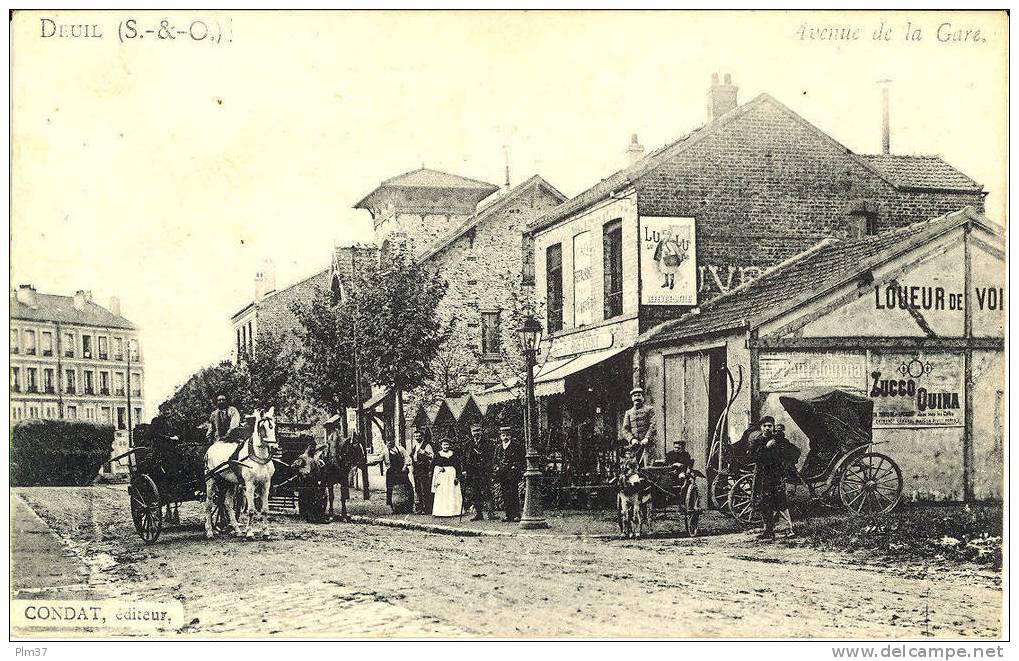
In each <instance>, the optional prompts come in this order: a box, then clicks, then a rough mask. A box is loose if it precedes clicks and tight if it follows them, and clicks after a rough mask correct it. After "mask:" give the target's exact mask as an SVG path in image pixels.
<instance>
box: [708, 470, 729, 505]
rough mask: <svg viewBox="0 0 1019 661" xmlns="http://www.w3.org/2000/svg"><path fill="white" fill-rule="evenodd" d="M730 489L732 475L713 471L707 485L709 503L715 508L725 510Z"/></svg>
mask: <svg viewBox="0 0 1019 661" xmlns="http://www.w3.org/2000/svg"><path fill="white" fill-rule="evenodd" d="M731 489H732V475H730V474H729V473H715V476H714V477H713V478H712V480H711V484H710V485H709V486H708V498H709V499H710V503H709V505H711V507H712V508H713V509H716V510H723V511H724V510H725V509H726V507H727V505H728V502H729V491H730V490H731Z"/></svg>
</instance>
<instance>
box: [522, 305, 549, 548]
mask: <svg viewBox="0 0 1019 661" xmlns="http://www.w3.org/2000/svg"><path fill="white" fill-rule="evenodd" d="M541 330H542V329H541V324H540V323H538V320H537V319H535V318H534V315H530V314H529V315H527V318H526V319H524V323H523V325H522V326H521V327H520V329H519V330H518V331H517V332H518V333H520V345H521V348H522V349H523V353H524V366H525V371H526V375H527V376H526V389H527V395H526V396H527V403H526V407H525V410H524V449H525V452H526V458H527V470H525V471H524V515H523V517H521V519H520V527H521V528H526V529H534V528H547V527H548V524H547V523H546V522H545V513H544V511H543V509H542V503H541V463H540V461H541V455H540V454H539V453H538V448H537V443H538V439H537V436H538V429H537V428H538V425H537V411H536V410H535V406H534V365H535V363H536V362H537V361H536V357H537V354H538V345H539V344H540V342H541Z"/></svg>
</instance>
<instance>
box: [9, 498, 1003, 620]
mask: <svg viewBox="0 0 1019 661" xmlns="http://www.w3.org/2000/svg"><path fill="white" fill-rule="evenodd" d="M17 493H18V494H20V495H21V496H22V497H23V498H24V499H25V501H26V502H28V503H29V504H30V505H31V506H32V507H33V509H35V511H36V512H38V513H39V514H40V515H41V516H42V517H43V519H45V520H46V521H47V522H48V523H49V525H50V526H51V527H52V528H53V529H54V530H55V531H56V532H57V533H58V534H59V535H61V537H63V538H64V539H65V540H68V541H69V542H70V543H71V546H72V548H73V549H74V550H75V552H76V553H77V554H78V555H79V557H81V558H82V559H83V560H84V561H85V562H86V563H87V564H88V565H89V566H90V567H91V568H92V578H91V581H90V582H91V584H92V585H93V586H96V587H99V588H102V589H105V590H108V591H110V592H111V593H112V594H115V595H121V596H132V597H135V596H136V597H139V598H145V599H171V598H172V599H178V600H181V601H182V602H183V604H184V608H185V611H186V613H187V614H188V618H190V619H191V622H192V623H191V624H190V625H189V626H188V627H186V628H185V630H184V633H195V634H199V635H210V634H222V633H234V634H236V633H259V634H269V633H277V632H286V633H290V634H293V635H299V636H323V635H334V636H376V635H396V636H426V635H439V636H450V635H467V636H528V637H551V636H567V637H602V636H612V637H657V636H680V637H713V636H725V637H743V636H763V637H781V636H793V637H830V638H872V637H873V638H920V637H925V636H932V637H992V636H996V635H998V632H999V629H1000V608H1001V597H1002V593H1001V586H1000V575H999V574H997V573H994V572H991V571H987V570H979V569H977V568H975V567H970V566H966V567H962V568H960V567H939V566H881V565H878V564H869V565H868V564H865V561H864V560H863V559H861V558H859V557H854V556H848V555H842V554H839V555H832V554H827V555H822V554H820V553H818V552H816V551H813V550H811V549H807V548H786V547H781V546H775V545H771V544H762V543H758V542H755V541H753V540H752V537H751V535H749V534H745V533H737V534H729V535H718V536H709V537H701V538H696V539H693V540H688V539H652V540H640V541H636V542H634V541H622V540H620V541H605V540H581V539H565V538H556V537H541V538H529V537H458V536H450V535H437V534H430V533H426V532H418V531H407V530H398V529H392V528H385V527H378V526H367V525H354V524H338V523H334V524H326V525H313V524H306V523H303V522H300V521H297V520H294V519H290V518H277V519H276V520H275V521H274V531H275V536H276V538H275V539H272V540H268V541H243V540H236V539H220V540H216V541H213V542H207V541H206V540H205V539H204V538H203V537H202V531H201V529H200V528H199V513H198V509H197V506H193V507H191V508H189V509H188V510H187V511H186V512H185V517H184V524H185V525H184V526H183V527H179V528H177V529H173V530H169V531H168V532H167V533H165V534H164V537H163V538H161V539H160V541H159V542H158V543H157V544H155V545H153V546H145V545H144V544H143V543H142V542H141V540H139V539H138V537H137V536H136V535H135V534H134V531H133V528H132V527H131V524H130V517H129V515H128V503H127V497H126V494H125V493H124V492H123V491H122V490H117V489H113V488H109V487H92V488H82V489H70V488H64V489H48V488H47V489H42V488H38V489H21V490H18V491H17ZM14 565H15V571H18V570H19V562H18V559H17V558H15V559H14ZM22 566H23V565H22Z"/></svg>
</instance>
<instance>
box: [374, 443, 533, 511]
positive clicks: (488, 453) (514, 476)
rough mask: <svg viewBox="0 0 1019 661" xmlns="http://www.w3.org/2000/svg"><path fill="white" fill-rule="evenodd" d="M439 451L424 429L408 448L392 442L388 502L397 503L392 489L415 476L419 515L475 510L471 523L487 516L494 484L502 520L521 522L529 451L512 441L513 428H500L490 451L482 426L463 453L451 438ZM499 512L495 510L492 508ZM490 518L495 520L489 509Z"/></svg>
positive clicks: (385, 458) (386, 458)
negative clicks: (501, 510) (497, 440)
mask: <svg viewBox="0 0 1019 661" xmlns="http://www.w3.org/2000/svg"><path fill="white" fill-rule="evenodd" d="M437 445H438V447H437V448H436V444H434V443H433V442H432V441H431V440H429V439H428V438H426V436H425V433H424V432H423V431H422V430H421V429H415V430H414V437H413V441H412V443H411V445H410V448H409V450H404V449H403V448H402V447H400V446H398V445H397V444H396V441H395V440H394V439H390V440H389V441H388V442H387V444H386V451H385V453H384V454H383V463H384V464H385V467H386V502H387V503H389V504H392V503H393V489H394V487H395V486H396V485H397V484H399V483H400V482H401V481H404V480H407V478H408V474H409V476H410V477H411V478H412V484H413V489H414V511H415V513H417V514H431V515H432V516H435V517H451V516H456V517H459V516H463V514H464V513H465V512H466V511H467V510H468V506H469V508H470V509H472V510H473V511H474V516H473V518H472V519H471V520H472V521H480V520H482V519H483V518H484V516H485V515H484V512H485V503H486V502H491V501H492V494H491V493H490V488H489V485H490V484H492V483H493V482H494V483H495V484H497V485H499V493H500V496H501V499H502V507H503V511H504V512H505V515H504V516H503V518H502V520H503V521H506V522H513V521H519V520H520V513H521V512H520V510H521V508H520V480H521V478H522V477H523V474H524V448H523V444H522V442H521V441H519V440H517V439H516V438H514V437H513V429H512V428H511V427H508V426H503V427H500V428H499V442H498V443H496V444H495V447H494V448H489V444H488V443H487V442H486V441H485V439H484V436H483V430H482V427H481V425H479V424H475V425H472V426H471V438H470V440H469V441H468V442H467V444H466V446H465V447H464V448H463V449H461V450H456V449H454V447H453V443H452V441H450V439H448V438H443V439H441V440H439V442H438V444H437ZM493 509H494V508H493ZM489 512H490V516H495V515H494V513H493V511H492V510H489Z"/></svg>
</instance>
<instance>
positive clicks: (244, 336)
mask: <svg viewBox="0 0 1019 661" xmlns="http://www.w3.org/2000/svg"><path fill="white" fill-rule="evenodd" d="M247 352H248V326H247V324H245V325H243V326H241V352H240V353H239V354H237V358H238V359H240V357H241V356H243V355H244V354H246V353H247Z"/></svg>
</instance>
